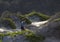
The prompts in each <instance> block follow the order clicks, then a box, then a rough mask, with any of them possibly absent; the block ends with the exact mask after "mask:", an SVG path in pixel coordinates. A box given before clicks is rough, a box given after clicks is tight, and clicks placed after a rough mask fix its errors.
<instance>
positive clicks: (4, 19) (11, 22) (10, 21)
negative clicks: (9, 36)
mask: <svg viewBox="0 0 60 42" xmlns="http://www.w3.org/2000/svg"><path fill="white" fill-rule="evenodd" d="M5 21H7V22H8V25H9V26H10V27H11V28H12V29H16V26H15V23H14V21H13V20H12V19H11V18H3V19H2V24H4V22H5ZM5 25H6V24H5Z"/></svg>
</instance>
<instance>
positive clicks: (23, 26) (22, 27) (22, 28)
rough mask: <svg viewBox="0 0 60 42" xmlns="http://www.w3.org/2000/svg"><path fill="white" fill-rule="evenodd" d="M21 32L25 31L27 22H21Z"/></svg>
mask: <svg viewBox="0 0 60 42" xmlns="http://www.w3.org/2000/svg"><path fill="white" fill-rule="evenodd" d="M21 30H25V21H21Z"/></svg>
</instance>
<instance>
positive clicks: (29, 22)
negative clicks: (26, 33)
mask: <svg viewBox="0 0 60 42" xmlns="http://www.w3.org/2000/svg"><path fill="white" fill-rule="evenodd" d="M18 18H20V20H24V21H25V22H26V23H27V24H31V21H30V20H29V19H28V18H27V17H25V16H24V15H20V16H18Z"/></svg>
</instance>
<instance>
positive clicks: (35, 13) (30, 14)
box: [25, 11, 50, 20]
mask: <svg viewBox="0 0 60 42" xmlns="http://www.w3.org/2000/svg"><path fill="white" fill-rule="evenodd" d="M33 15H36V16H38V17H40V19H41V20H47V19H49V18H50V16H48V15H45V14H42V13H39V12H35V11H33V12H31V13H29V14H26V15H25V16H26V17H29V16H33Z"/></svg>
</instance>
